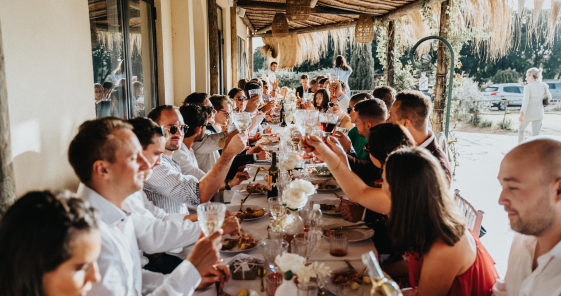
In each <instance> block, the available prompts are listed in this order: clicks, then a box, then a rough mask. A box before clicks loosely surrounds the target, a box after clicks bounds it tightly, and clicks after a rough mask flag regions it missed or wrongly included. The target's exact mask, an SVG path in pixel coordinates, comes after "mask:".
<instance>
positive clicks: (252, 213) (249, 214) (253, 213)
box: [236, 207, 265, 219]
mask: <svg viewBox="0 0 561 296" xmlns="http://www.w3.org/2000/svg"><path fill="white" fill-rule="evenodd" d="M263 215H265V209H264V208H261V209H257V210H255V209H253V208H252V207H247V208H246V209H245V210H244V211H243V212H238V213H237V214H236V217H238V218H239V219H255V218H260V217H263Z"/></svg>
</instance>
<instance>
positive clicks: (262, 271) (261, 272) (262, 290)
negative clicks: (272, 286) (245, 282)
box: [257, 267, 267, 292]
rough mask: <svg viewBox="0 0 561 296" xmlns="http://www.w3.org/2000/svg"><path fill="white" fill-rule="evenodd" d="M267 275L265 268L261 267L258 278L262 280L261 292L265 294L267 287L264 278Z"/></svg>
mask: <svg viewBox="0 0 561 296" xmlns="http://www.w3.org/2000/svg"><path fill="white" fill-rule="evenodd" d="M265 274H267V271H266V270H265V268H263V267H259V269H258V270H257V276H259V277H260V278H261V292H265V286H264V285H263V277H265Z"/></svg>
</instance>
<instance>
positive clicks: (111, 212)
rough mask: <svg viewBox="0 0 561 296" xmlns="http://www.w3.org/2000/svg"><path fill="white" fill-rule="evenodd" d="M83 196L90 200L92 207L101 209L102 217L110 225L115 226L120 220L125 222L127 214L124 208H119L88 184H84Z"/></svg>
mask: <svg viewBox="0 0 561 296" xmlns="http://www.w3.org/2000/svg"><path fill="white" fill-rule="evenodd" d="M82 198H84V199H85V200H88V201H89V202H90V204H91V205H92V207H94V208H96V209H98V210H99V214H100V216H101V219H102V220H103V221H105V223H107V225H109V226H110V227H113V226H115V225H116V224H117V223H119V222H124V221H125V219H127V215H126V214H125V212H124V211H123V210H121V209H119V208H118V207H117V206H116V205H114V204H112V203H111V202H110V201H108V200H107V199H105V197H103V196H101V195H99V193H97V192H95V191H94V190H93V189H91V188H90V187H88V186H84V190H83V191H82Z"/></svg>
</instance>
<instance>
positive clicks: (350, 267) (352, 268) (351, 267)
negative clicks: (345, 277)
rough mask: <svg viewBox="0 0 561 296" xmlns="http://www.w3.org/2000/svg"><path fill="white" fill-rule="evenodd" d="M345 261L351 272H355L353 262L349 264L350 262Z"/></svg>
mask: <svg viewBox="0 0 561 296" xmlns="http://www.w3.org/2000/svg"><path fill="white" fill-rule="evenodd" d="M343 261H345V263H347V266H349V270H355V268H354V267H353V266H352V265H351V262H349V260H343Z"/></svg>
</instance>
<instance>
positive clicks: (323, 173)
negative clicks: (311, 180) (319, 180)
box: [308, 165, 332, 177]
mask: <svg viewBox="0 0 561 296" xmlns="http://www.w3.org/2000/svg"><path fill="white" fill-rule="evenodd" d="M310 168H316V169H320V168H322V171H321V174H316V173H311V172H310V170H309V169H310ZM308 173H309V174H310V175H314V176H316V177H331V176H332V175H331V172H330V171H329V169H328V168H327V166H326V165H310V166H308Z"/></svg>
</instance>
